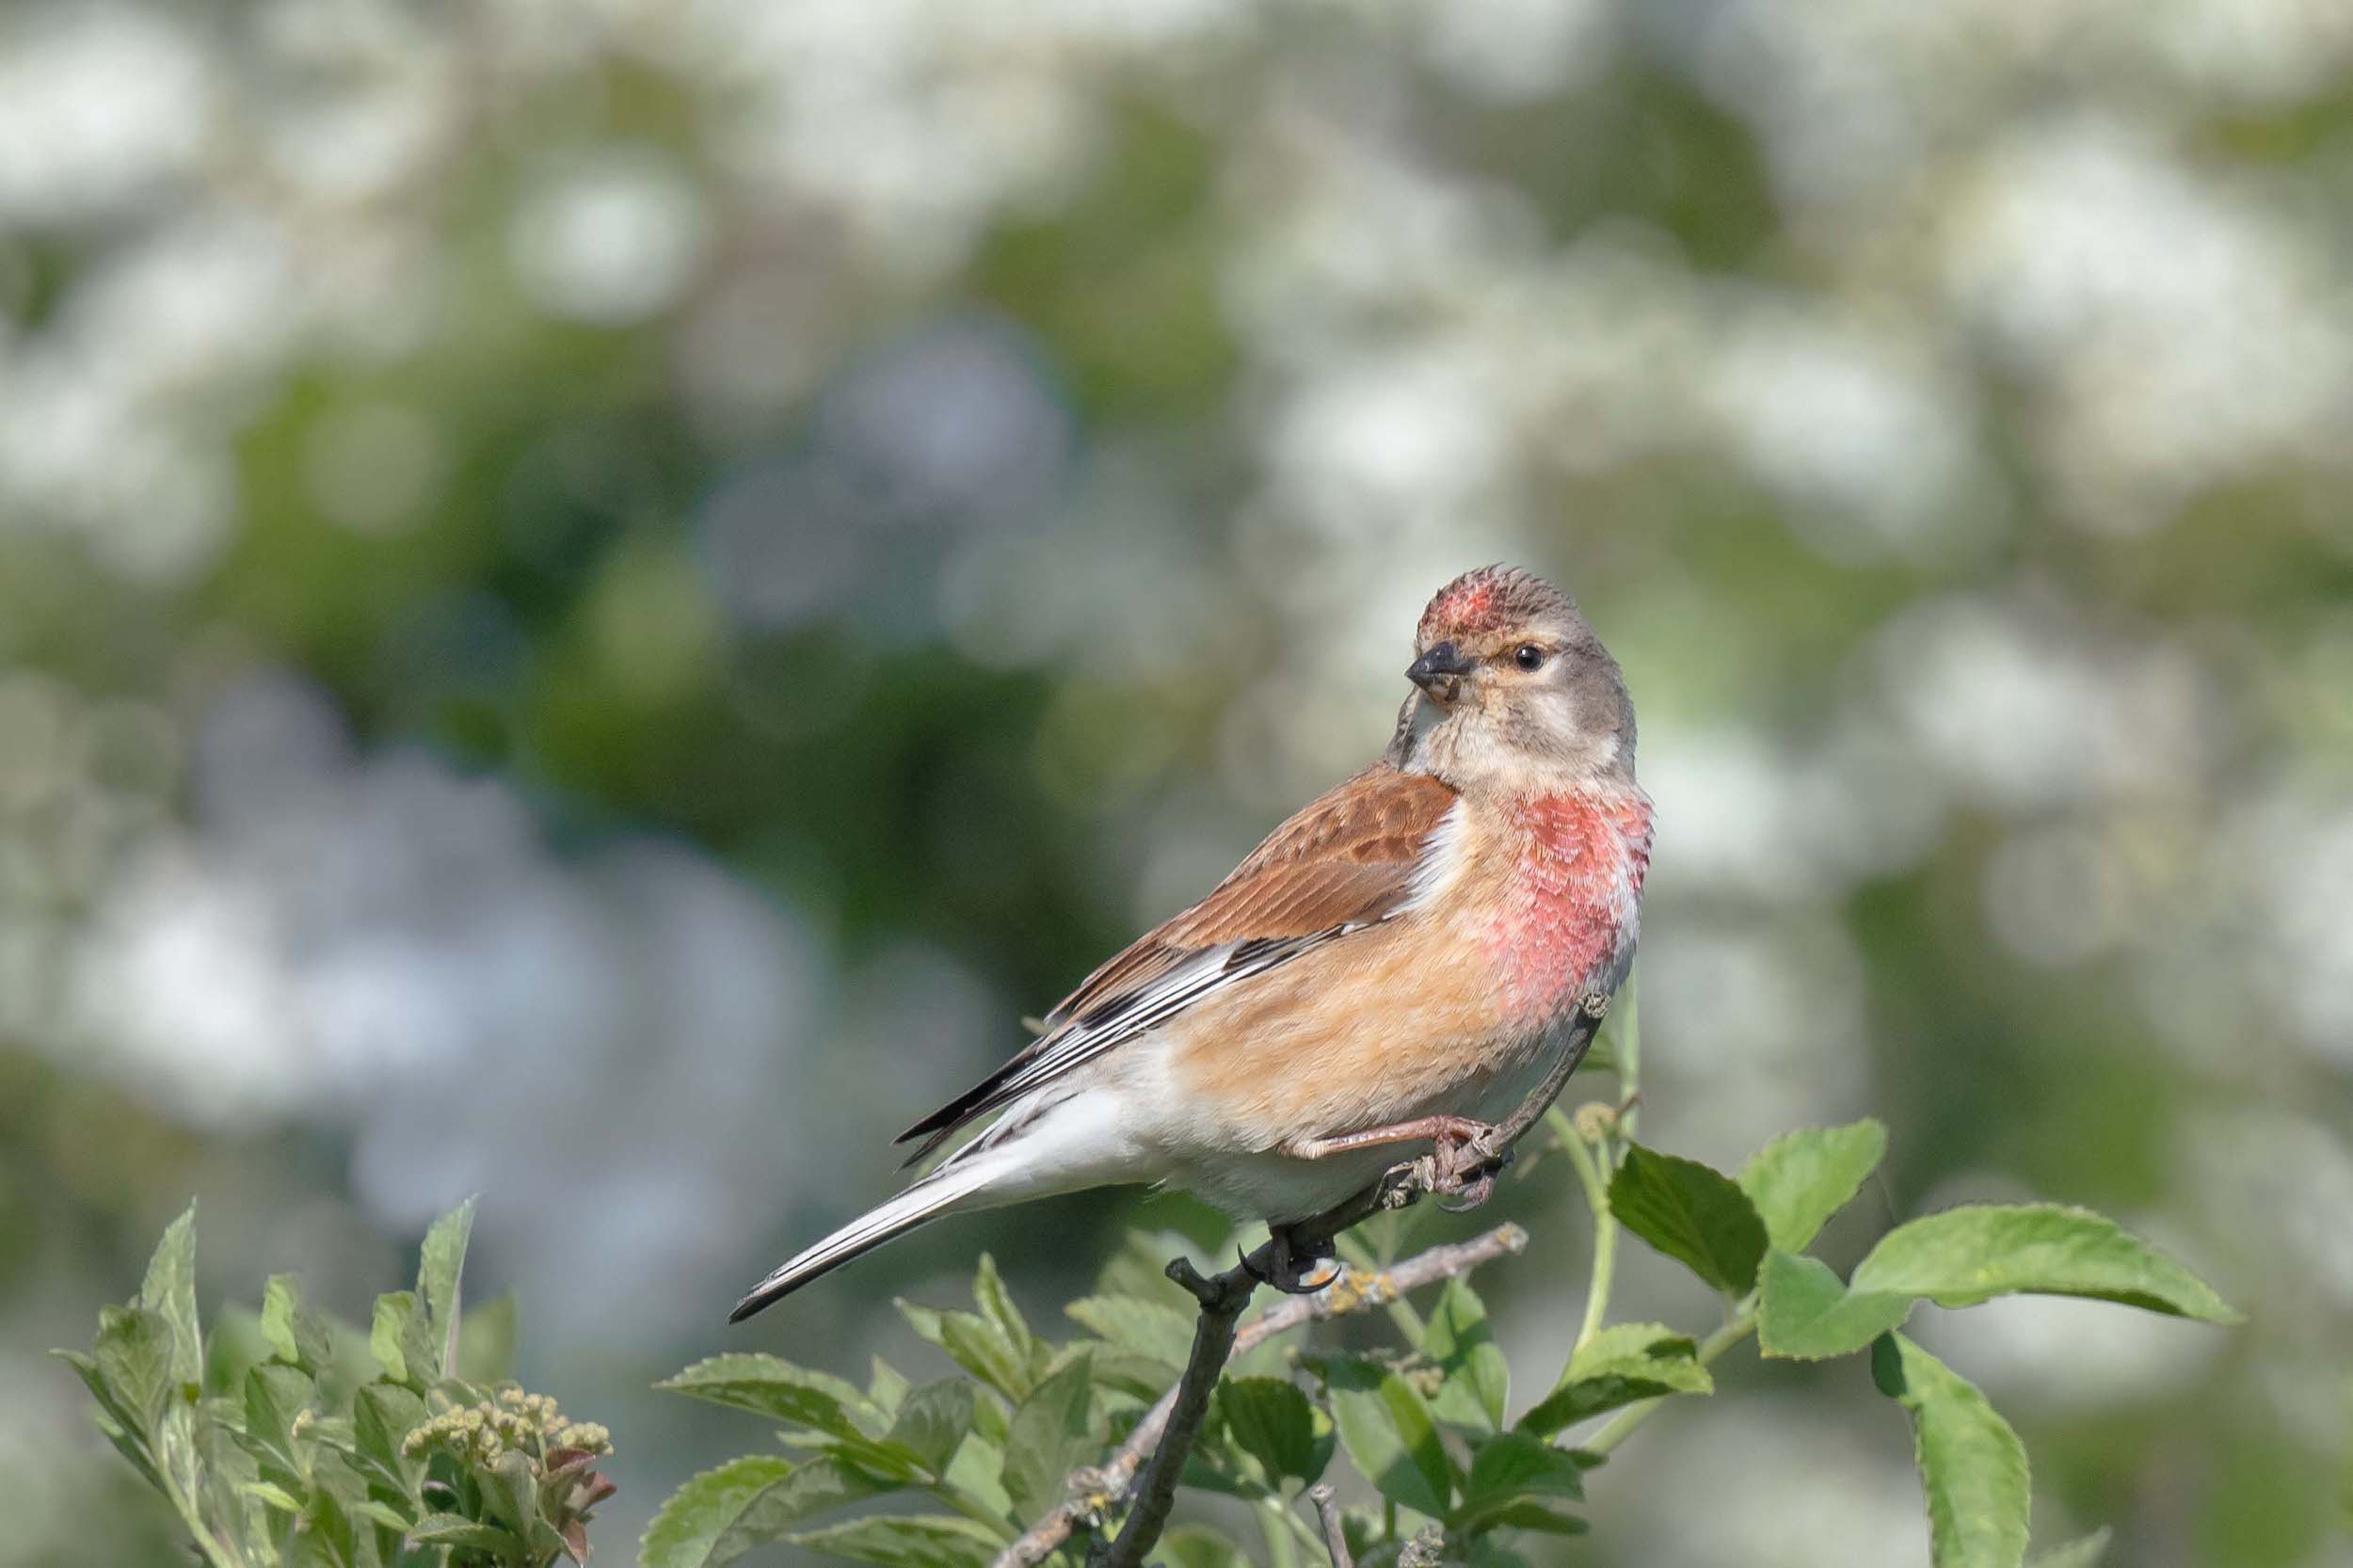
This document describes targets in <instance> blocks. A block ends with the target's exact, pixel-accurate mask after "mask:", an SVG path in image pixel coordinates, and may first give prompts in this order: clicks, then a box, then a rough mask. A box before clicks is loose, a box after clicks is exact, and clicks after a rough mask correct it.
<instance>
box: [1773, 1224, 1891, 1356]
mask: <svg viewBox="0 0 2353 1568" xmlns="http://www.w3.org/2000/svg"><path fill="white" fill-rule="evenodd" d="M1758 1279H1759V1284H1760V1288H1759V1290H1758V1292H1757V1319H1756V1348H1757V1350H1758V1352H1760V1353H1762V1354H1765V1355H1770V1356H1781V1357H1785V1358H1788V1359H1791V1360H1797V1361H1820V1360H1822V1359H1824V1358H1825V1357H1829V1356H1833V1355H1851V1354H1853V1353H1854V1352H1856V1351H1859V1350H1862V1349H1863V1348H1864V1347H1865V1346H1866V1345H1868V1344H1870V1343H1871V1342H1872V1341H1873V1340H1874V1339H1877V1338H1878V1337H1879V1336H1881V1335H1882V1334H1885V1333H1886V1332H1887V1331H1888V1330H1890V1329H1894V1328H1900V1327H1901V1326H1902V1325H1903V1321H1904V1320H1905V1319H1906V1318H1909V1317H1910V1316H1912V1298H1911V1297H1910V1296H1895V1295H1888V1294H1886V1293H1884V1292H1881V1291H1872V1290H1849V1289H1848V1288H1847V1287H1846V1286H1845V1285H1844V1284H1842V1283H1840V1281H1839V1278H1838V1275H1837V1273H1836V1272H1835V1271H1833V1269H1832V1268H1831V1266H1830V1265H1829V1264H1827V1263H1824V1262H1822V1261H1821V1260H1820V1259H1818V1258H1812V1257H1800V1256H1792V1255H1791V1254H1789V1253H1785V1252H1783V1251H1781V1250H1780V1249H1779V1248H1775V1249H1774V1250H1773V1251H1771V1252H1769V1253H1768V1254H1766V1255H1765V1267H1764V1269H1763V1270H1762V1271H1760V1272H1759V1275H1758Z"/></svg>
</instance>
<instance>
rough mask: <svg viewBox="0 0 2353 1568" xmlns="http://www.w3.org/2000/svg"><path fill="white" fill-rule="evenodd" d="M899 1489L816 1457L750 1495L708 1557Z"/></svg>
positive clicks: (731, 1553) (716, 1558)
mask: <svg viewBox="0 0 2353 1568" xmlns="http://www.w3.org/2000/svg"><path fill="white" fill-rule="evenodd" d="M895 1490H896V1488H895V1487H894V1486H893V1485H892V1484H891V1483H890V1482H888V1481H887V1480H878V1479H876V1478H875V1477H873V1476H870V1475H868V1474H866V1473H865V1472H864V1471H862V1470H859V1469H857V1468H856V1466H854V1465H851V1464H846V1463H844V1462H843V1461H841V1460H840V1459H836V1458H833V1457H831V1456H826V1457H822V1458H818V1459H812V1460H810V1461H809V1462H808V1464H803V1465H801V1466H799V1467H798V1468H796V1469H794V1470H793V1472H792V1474H791V1475H789V1476H787V1477H785V1478H784V1479H783V1480H779V1481H776V1482H774V1483H772V1484H771V1485H769V1486H767V1487H766V1488H764V1489H763V1490H761V1491H760V1492H759V1493H757V1494H756V1495H754V1496H751V1497H750V1498H748V1499H747V1500H746V1501H745V1502H744V1507H743V1509H742V1510H741V1511H740V1512H738V1513H737V1514H736V1516H735V1518H734V1519H733V1520H732V1521H731V1522H730V1523H729V1524H728V1526H727V1528H724V1529H722V1530H721V1531H720V1532H719V1535H718V1538H717V1539H716V1540H714V1541H713V1542H712V1544H711V1553H710V1556H709V1558H708V1559H707V1560H708V1561H710V1562H712V1563H713V1564H717V1563H722V1562H727V1561H728V1560H732V1559H734V1558H738V1557H741V1556H743V1555H744V1553H745V1552H748V1551H750V1550H751V1549H752V1548H753V1547H755V1546H765V1545H767V1544H770V1543H771V1542H776V1541H782V1540H784V1539H786V1538H787V1532H788V1531H790V1530H791V1529H792V1528H793V1527H794V1526H796V1525H799V1524H801V1523H802V1522H803V1521H805V1520H808V1519H813V1518H815V1517H816V1516H817V1515H819V1514H821V1513H828V1512H832V1511H833V1510H835V1509H837V1508H844V1507H847V1506H848V1505H850V1504H851V1503H858V1502H864V1501H866V1500H867V1499H868V1498H870V1497H877V1496H882V1495H883V1494H885V1493H887V1492H891V1491H895ZM648 1568H651V1565H650V1564H649V1565H648Z"/></svg>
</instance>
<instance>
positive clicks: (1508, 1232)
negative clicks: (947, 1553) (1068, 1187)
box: [991, 1224, 1528, 1568]
mask: <svg viewBox="0 0 2353 1568" xmlns="http://www.w3.org/2000/svg"><path fill="white" fill-rule="evenodd" d="M1527 1246H1528V1232H1526V1231H1524V1230H1522V1229H1521V1228H1520V1227H1519V1226H1517V1225H1515V1224H1500V1225H1497V1226H1496V1227H1495V1229H1493V1230H1490V1231H1486V1232H1483V1233H1482V1234H1481V1235H1478V1236H1475V1237H1473V1238H1472V1239H1471V1240H1467V1241H1456V1242H1450V1243H1449V1244H1448V1245H1445V1246H1440V1247H1433V1248H1431V1249H1430V1250H1429V1251H1427V1252H1423V1253H1417V1254H1416V1255H1415V1256H1412V1257H1409V1258H1407V1259H1406V1260H1405V1261H1404V1262H1402V1263H1399V1264H1396V1265H1393V1266H1392V1267H1390V1268H1386V1269H1383V1270H1379V1271H1377V1272H1371V1273H1360V1272H1355V1271H1353V1270H1351V1271H1348V1272H1343V1273H1342V1274H1341V1275H1340V1277H1339V1278H1338V1279H1337V1280H1335V1281H1334V1282H1333V1283H1332V1284H1331V1286H1329V1287H1328V1288H1325V1289H1322V1290H1320V1291H1318V1292H1317V1293H1316V1294H1314V1295H1312V1296H1293V1297H1290V1298H1289V1299H1288V1300H1285V1301H1282V1302H1278V1303H1277V1304H1274V1305H1273V1306H1271V1307H1269V1308H1267V1310H1266V1311H1264V1312H1262V1313H1260V1314H1258V1316H1257V1317H1256V1318H1254V1319H1252V1320H1250V1321H1249V1322H1248V1323H1247V1324H1244V1325H1243V1326H1242V1327H1241V1329H1240V1330H1239V1332H1237V1333H1235V1334H1234V1336H1233V1339H1232V1343H1231V1345H1230V1347H1229V1348H1228V1350H1227V1352H1226V1354H1225V1356H1221V1357H1220V1358H1218V1360H1217V1362H1216V1363H1215V1364H1214V1365H1213V1366H1212V1367H1211V1368H1209V1372H1208V1373H1207V1374H1206V1375H1204V1376H1200V1377H1197V1378H1196V1376H1195V1373H1194V1370H1193V1367H1192V1366H1190V1365H1189V1366H1188V1367H1187V1368H1186V1369H1185V1378H1184V1380H1183V1381H1180V1382H1179V1383H1178V1384H1177V1386H1176V1387H1175V1388H1172V1389H1170V1390H1169V1391H1168V1392H1167V1393H1166V1394H1164V1395H1162V1396H1161V1398H1160V1403H1158V1404H1156V1405H1154V1406H1153V1407H1152V1408H1151V1409H1150V1410H1149V1411H1146V1412H1145V1413H1144V1419H1143V1420H1141V1421H1139V1422H1137V1423H1136V1429H1135V1431H1134V1432H1130V1433H1128V1440H1127V1441H1126V1442H1125V1443H1122V1444H1121V1445H1120V1446H1119V1449H1118V1451H1117V1452H1116V1453H1114V1454H1112V1457H1111V1460H1110V1462H1109V1463H1108V1464H1103V1465H1101V1466H1099V1467H1097V1468H1094V1469H1088V1470H1080V1471H1078V1472H1076V1473H1074V1474H1073V1475H1072V1476H1071V1478H1070V1487H1069V1498H1068V1500H1067V1501H1065V1502H1064V1503H1063V1504H1062V1505H1061V1506H1060V1507H1058V1508H1056V1509H1054V1510H1053V1511H1052V1512H1049V1513H1048V1514H1047V1515H1046V1517H1045V1518H1043V1519H1040V1520H1039V1521H1038V1522H1037V1523H1036V1524H1034V1525H1032V1526H1031V1527H1030V1528H1029V1529H1027V1530H1025V1531H1024V1532H1022V1534H1021V1536H1020V1537H1019V1538H1018V1539H1017V1540H1016V1541H1015V1542H1014V1543H1013V1544H1011V1545H1010V1546H1007V1547H1006V1548H1005V1549H1004V1550H1003V1551H1002V1552H1000V1553H999V1554H998V1556H997V1560H996V1561H995V1562H994V1563H993V1564H992V1565H991V1568H1036V1565H1037V1564H1038V1563H1041V1562H1043V1561H1045V1560H1046V1559H1047V1558H1048V1557H1049V1556H1051V1555H1052V1553H1053V1552H1054V1550H1055V1549H1056V1548H1057V1547H1059V1546H1061V1545H1062V1544H1063V1543H1064V1542H1065V1541H1067V1540H1069V1539H1070V1536H1071V1533H1072V1532H1073V1531H1074V1530H1076V1529H1077V1528H1079V1527H1080V1525H1081V1524H1085V1523H1090V1522H1092V1521H1094V1520H1097V1519H1099V1518H1101V1517H1102V1516H1103V1515H1104V1514H1105V1513H1107V1512H1110V1511H1111V1510H1112V1509H1113V1508H1115V1507H1117V1506H1118V1504H1119V1501H1120V1499H1121V1498H1122V1497H1124V1496H1127V1493H1128V1488H1129V1487H1130V1486H1132V1485H1133V1484H1134V1483H1135V1480H1136V1473H1137V1471H1138V1470H1140V1469H1142V1468H1143V1466H1144V1461H1145V1459H1146V1458H1148V1457H1150V1456H1151V1455H1152V1454H1153V1453H1154V1452H1155V1451H1156V1450H1157V1449H1158V1448H1160V1438H1161V1436H1162V1434H1163V1433H1165V1432H1167V1431H1168V1429H1169V1422H1170V1417H1171V1416H1172V1415H1173V1414H1174V1413H1175V1411H1176V1408H1177V1400H1178V1399H1179V1397H1180V1396H1182V1395H1183V1394H1184V1393H1185V1391H1186V1385H1187V1384H1189V1383H1193V1384H1200V1385H1201V1387H1200V1390H1199V1394H1198V1397H1199V1398H1200V1400H1202V1402H1203V1404H1204V1405H1205V1406H1206V1404H1207V1402H1208V1400H1209V1390H1210V1389H1212V1388H1214V1387H1215V1386H1216V1383H1217V1374H1218V1373H1219V1372H1222V1371H1224V1370H1225V1361H1226V1360H1228V1359H1230V1358H1231V1357H1233V1356H1236V1355H1243V1354H1247V1353H1248V1352H1250V1351H1252V1350H1255V1349H1256V1348H1257V1347H1258V1346H1259V1345H1262V1344H1264V1343H1265V1342H1266V1341H1267V1340H1269V1339H1272V1338H1273V1337H1274V1336H1276V1335H1278V1334H1283V1333H1286V1332H1288V1331H1289V1330H1291V1329H1295V1328H1298V1327H1300V1326H1302V1325H1303V1324H1306V1323H1311V1322H1321V1321H1323V1320H1327V1319H1331V1318H1340V1317H1346V1316H1348V1315H1350V1314H1352V1313H1357V1312H1363V1311H1366V1310H1368V1309H1369V1308H1372V1307H1376V1306H1382V1305H1385V1304H1388V1303H1390V1302H1393V1301H1395V1300H1396V1299H1397V1298H1398V1297H1400V1296H1401V1295H1403V1294H1405V1293H1406V1292H1407V1291H1409V1290H1418V1289H1420V1288H1422V1287H1423V1286H1426V1285H1435V1284H1437V1283H1438V1282H1439V1281H1441V1280H1445V1279H1451V1278H1452V1277H1453V1276H1455V1275H1456V1274H1460V1273H1465V1272H1469V1271H1470V1270H1472V1269H1475V1268H1477V1267H1478V1266H1479V1265H1481V1264H1482V1263H1488V1262H1492V1261H1494V1260H1495V1259H1496V1258H1498V1257H1503V1256H1510V1255H1513V1254H1515V1253H1519V1252H1521V1251H1523V1250H1525V1249H1526V1248H1527ZM1237 1274H1241V1275H1243V1279H1244V1281H1245V1282H1246V1288H1245V1289H1244V1294H1243V1300H1245V1301H1247V1299H1248V1291H1247V1288H1248V1287H1255V1286H1256V1284H1257V1280H1256V1279H1255V1278H1252V1277H1250V1276H1248V1275H1247V1274H1246V1272H1244V1270H1242V1269H1239V1268H1237V1269H1233V1270H1228V1271H1227V1272H1225V1273H1224V1274H1220V1275H1218V1276H1216V1280H1213V1281H1205V1282H1204V1284H1205V1285H1212V1286H1213V1285H1214V1284H1215V1283H1216V1282H1217V1281H1223V1280H1228V1279H1232V1278H1233V1277H1234V1276H1235V1275H1237ZM1236 1310H1237V1311H1239V1310H1240V1308H1239V1307H1238V1308H1237V1309H1236ZM1193 1343H1194V1348H1195V1350H1196V1351H1198V1350H1199V1348H1200V1345H1201V1337H1200V1334H1199V1332H1198V1331H1196V1332H1195V1335H1194V1340H1193ZM1193 1359H1194V1360H1195V1361H1198V1360H1199V1357H1198V1356H1197V1355H1196V1356H1195V1357H1194V1358H1193ZM1196 1424H1197V1423H1196ZM1189 1446H1190V1445H1188V1447H1189ZM1170 1447H1171V1448H1174V1447H1175V1445H1173V1444H1172V1445H1171V1446H1170ZM1183 1459H1184V1455H1183V1454H1182V1453H1177V1454H1176V1455H1175V1456H1174V1460H1173V1462H1172V1464H1171V1465H1170V1471H1171V1475H1170V1480H1171V1482H1172V1486H1173V1482H1174V1479H1175V1478H1174V1472H1175V1471H1176V1470H1177V1469H1181V1468H1182V1465H1183ZM1163 1519H1165V1514H1163ZM1133 1526H1134V1521H1133V1520H1132V1519H1131V1520H1130V1522H1129V1528H1128V1529H1126V1530H1123V1531H1122V1532H1121V1535H1120V1541H1121V1543H1125V1542H1126V1541H1128V1539H1129V1538H1130V1537H1135V1538H1136V1545H1135V1548H1134V1551H1135V1556H1136V1557H1137V1558H1138V1559H1141V1558H1142V1557H1143V1555H1144V1553H1145V1552H1148V1551H1149V1550H1151V1547H1152V1544H1153V1543H1152V1542H1151V1541H1149V1540H1144V1539H1143V1538H1142V1537H1141V1536H1139V1535H1138V1534H1137V1532H1136V1531H1135V1529H1134V1528H1133ZM1153 1533H1154V1535H1155V1536H1156V1537H1157V1535H1158V1531H1157V1529H1156V1530H1155V1531H1154V1532H1153ZM1114 1549H1116V1546H1115V1547H1114Z"/></svg>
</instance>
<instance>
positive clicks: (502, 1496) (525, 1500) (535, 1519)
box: [473, 1448, 544, 1543]
mask: <svg viewBox="0 0 2353 1568" xmlns="http://www.w3.org/2000/svg"><path fill="white" fill-rule="evenodd" d="M473 1473H474V1474H475V1475H477V1476H479V1477H481V1478H482V1506H483V1507H485V1508H487V1509H488V1510H489V1511H490V1512H491V1514H492V1515H493V1516H495V1517H496V1518H497V1520H498V1522H499V1523H500V1524H502V1525H504V1526H505V1527H506V1528H508V1529H511V1530H513V1531H514V1532H515V1533H516V1534H518V1535H520V1536H521V1537H522V1538H523V1540H524V1541H525V1542H526V1543H528V1542H529V1541H530V1539H531V1537H532V1534H533V1532H534V1531H535V1530H536V1528H538V1526H539V1525H540V1524H542V1523H543V1522H544V1521H543V1520H542V1519H541V1517H540V1513H539V1481H538V1478H537V1476H536V1475H535V1474H533V1472H532V1468H531V1456H530V1455H528V1454H525V1453H522V1452H520V1451H519V1450H517V1449H513V1448H509V1449H508V1450H507V1451H506V1452H504V1453H503V1454H501V1455H499V1456H498V1457H497V1458H496V1459H494V1460H492V1461H490V1463H489V1464H488V1465H486V1466H478V1467H476V1468H475V1470H474V1471H473Z"/></svg>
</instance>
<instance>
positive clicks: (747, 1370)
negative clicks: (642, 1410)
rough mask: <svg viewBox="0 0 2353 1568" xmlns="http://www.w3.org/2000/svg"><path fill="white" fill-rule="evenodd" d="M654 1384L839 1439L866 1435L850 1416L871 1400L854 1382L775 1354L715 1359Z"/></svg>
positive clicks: (742, 1355) (718, 1357)
mask: <svg viewBox="0 0 2353 1568" xmlns="http://www.w3.org/2000/svg"><path fill="white" fill-rule="evenodd" d="M654 1386H655V1387H657V1388H665V1389H668V1390H669V1391H671V1392H672V1393H676V1394H691V1395H693V1396H694V1397H695V1398H696V1399H698V1400H710V1401H711V1402H712V1403H713V1404H723V1405H728V1406H729V1407H731V1408H733V1409H736V1410H748V1411H750V1412H751V1413H752V1414H753V1415H755V1416H769V1417H771V1418H773V1419H776V1420H781V1421H792V1422H796V1423H797V1424H799V1425H801V1426H805V1427H814V1428H815V1429H817V1430H818V1431H819V1432H829V1433H831V1434H832V1435H833V1436H836V1437H843V1438H852V1439H863V1438H864V1437H865V1435H866V1434H865V1433H864V1432H862V1431H860V1430H859V1428H858V1426H857V1423H856V1422H855V1421H853V1420H852V1419H851V1418H850V1414H851V1412H852V1411H854V1410H857V1409H860V1408H861V1407H863V1406H864V1405H865V1402H866V1397H865V1396H864V1395H862V1394H860V1393H859V1392H858V1391H857V1389H856V1386H855V1385H854V1384H849V1383H845V1382H844V1381H842V1380H841V1379H840V1378H838V1377H835V1376H833V1375H832V1374H831V1373H829V1372H813V1371H810V1370H809V1369H808V1368H806V1367H795V1366H793V1365H792V1363H791V1362H789V1361H785V1360H782V1359H780V1358H779V1357H776V1356H773V1355H744V1354H735V1355H714V1356H712V1357H711V1358H710V1359H709V1360H707V1361H698V1362H696V1364H695V1365H694V1366H692V1367H689V1368H686V1370H684V1371H682V1372H680V1373H679V1374H678V1376H676V1377H674V1378H671V1379H669V1380H668V1381H666V1382H664V1383H658V1384H654Z"/></svg>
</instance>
